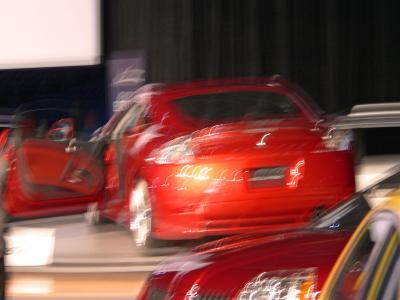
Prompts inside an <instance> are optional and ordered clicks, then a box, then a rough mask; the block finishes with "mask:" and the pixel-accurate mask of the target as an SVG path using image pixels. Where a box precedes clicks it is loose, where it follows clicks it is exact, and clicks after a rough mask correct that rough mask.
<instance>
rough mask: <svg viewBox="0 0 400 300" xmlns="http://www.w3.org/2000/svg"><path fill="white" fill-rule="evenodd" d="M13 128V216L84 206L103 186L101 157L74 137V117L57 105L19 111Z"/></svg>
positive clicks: (82, 207) (42, 213) (70, 210)
mask: <svg viewBox="0 0 400 300" xmlns="http://www.w3.org/2000/svg"><path fill="white" fill-rule="evenodd" d="M15 127H16V128H15V129H14V140H15V158H16V159H15V166H16V168H15V171H14V173H15V174H14V183H15V184H14V185H15V189H16V192H17V193H16V194H14V196H13V197H11V198H12V199H13V201H12V203H11V204H10V203H8V208H9V210H11V212H10V211H9V213H10V214H11V215H13V214H15V215H17V216H18V215H20V214H22V215H24V216H25V215H28V216H29V215H31V214H32V215H52V214H53V213H68V212H77V211H83V210H85V209H86V206H87V203H88V202H91V201H95V200H96V196H97V195H98V194H99V193H100V192H101V191H102V189H103V162H102V159H100V158H98V157H96V156H94V155H93V153H92V151H91V148H90V147H88V146H87V143H79V142H77V141H76V138H75V127H74V121H73V119H72V118H70V116H69V115H68V113H66V112H65V111H62V110H58V109H50V108H45V109H34V110H28V111H24V112H20V113H18V114H17V117H16V126H15Z"/></svg>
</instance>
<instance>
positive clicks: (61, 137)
mask: <svg viewBox="0 0 400 300" xmlns="http://www.w3.org/2000/svg"><path fill="white" fill-rule="evenodd" d="M74 136H75V128H74V120H73V119H71V118H65V119H60V120H58V121H56V122H54V123H53V125H51V127H50V129H49V130H48V132H47V135H46V138H47V139H49V140H52V141H66V140H70V139H72V138H73V137H74Z"/></svg>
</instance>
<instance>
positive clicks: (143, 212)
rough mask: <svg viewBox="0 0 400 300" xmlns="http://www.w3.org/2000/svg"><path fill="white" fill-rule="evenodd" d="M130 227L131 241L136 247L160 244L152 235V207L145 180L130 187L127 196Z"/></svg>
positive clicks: (152, 246) (158, 245)
mask: <svg viewBox="0 0 400 300" xmlns="http://www.w3.org/2000/svg"><path fill="white" fill-rule="evenodd" d="M129 210H130V216H131V220H130V229H131V231H132V237H133V242H134V244H135V246H136V247H138V248H154V247H160V246H162V241H160V240H157V239H155V238H153V237H152V223H153V218H152V208H151V200H150V193H149V189H148V185H147V183H146V181H144V180H140V181H138V183H137V184H136V185H135V186H134V187H133V188H132V191H131V194H130V197H129Z"/></svg>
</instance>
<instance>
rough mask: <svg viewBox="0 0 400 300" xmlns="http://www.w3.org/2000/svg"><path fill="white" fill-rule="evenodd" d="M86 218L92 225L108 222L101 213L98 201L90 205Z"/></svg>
mask: <svg viewBox="0 0 400 300" xmlns="http://www.w3.org/2000/svg"><path fill="white" fill-rule="evenodd" d="M85 220H86V223H87V224H88V225H90V226H95V225H100V224H104V223H106V222H107V219H106V218H104V217H103V216H102V215H101V213H100V210H99V204H98V203H97V202H94V203H90V204H89V205H88V207H87V210H86V213H85Z"/></svg>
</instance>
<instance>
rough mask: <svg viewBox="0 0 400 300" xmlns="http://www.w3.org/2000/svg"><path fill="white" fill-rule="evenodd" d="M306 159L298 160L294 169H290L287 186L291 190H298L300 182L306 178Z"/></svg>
mask: <svg viewBox="0 0 400 300" xmlns="http://www.w3.org/2000/svg"><path fill="white" fill-rule="evenodd" d="M304 167H305V161H304V159H299V160H297V161H296V162H295V163H294V164H293V166H292V167H290V168H289V171H288V177H287V181H286V185H287V186H288V187H289V188H296V187H297V185H298V184H299V181H300V180H301V179H302V178H303V177H304Z"/></svg>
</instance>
